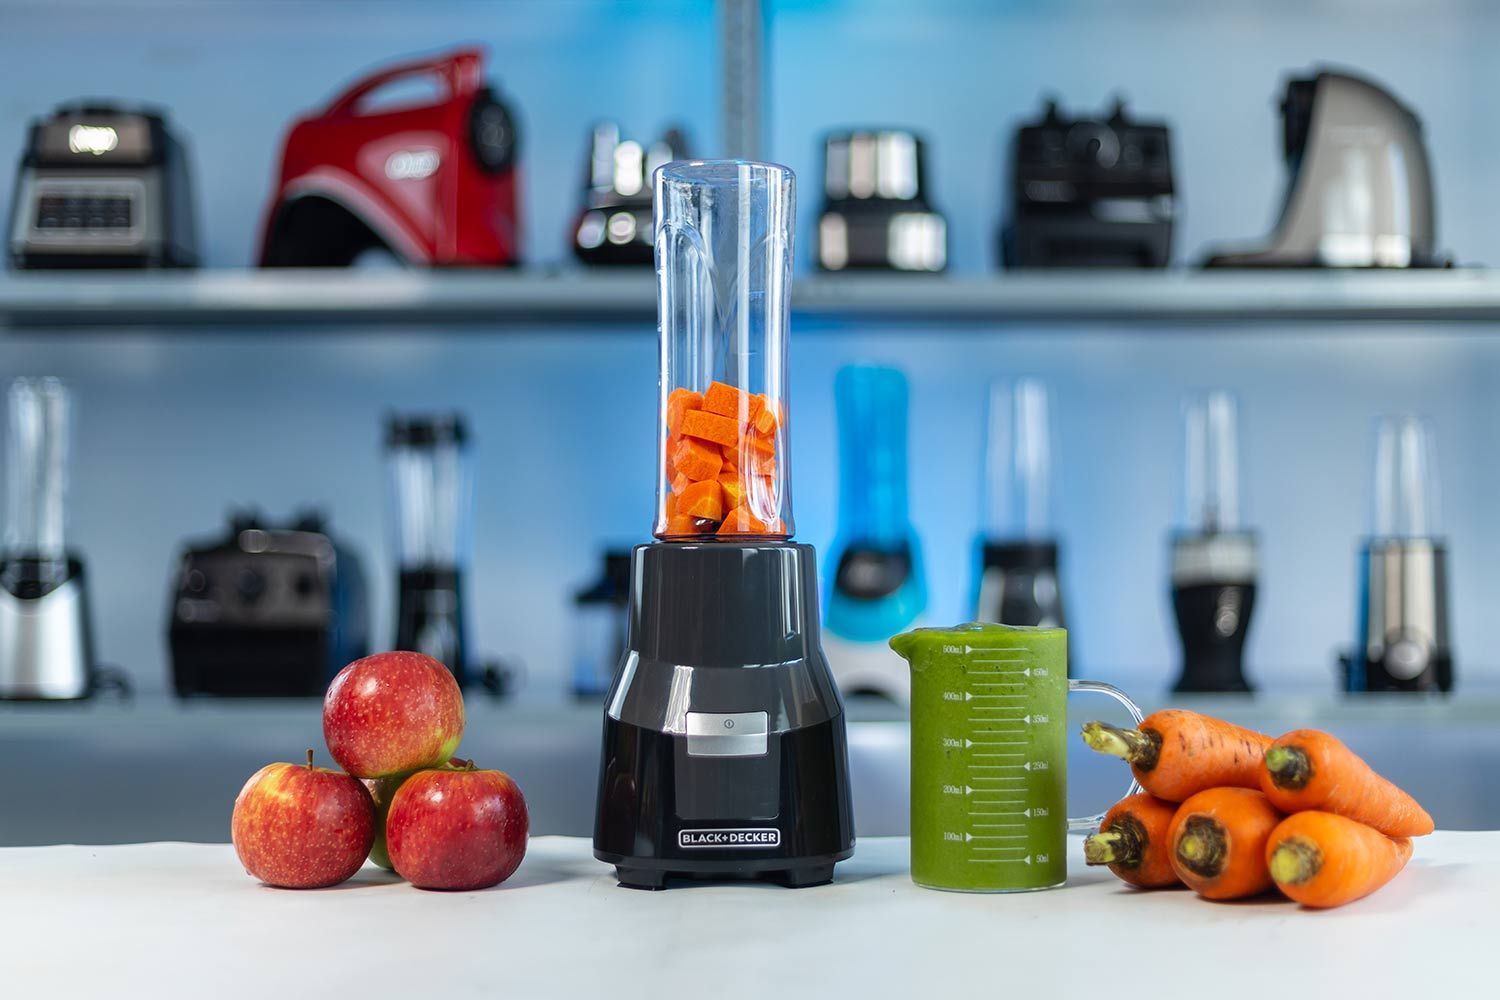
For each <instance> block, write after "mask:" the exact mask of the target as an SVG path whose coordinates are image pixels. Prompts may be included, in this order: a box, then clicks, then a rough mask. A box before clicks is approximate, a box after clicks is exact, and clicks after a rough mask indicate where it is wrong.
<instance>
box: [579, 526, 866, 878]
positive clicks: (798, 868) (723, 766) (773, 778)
mask: <svg viewBox="0 0 1500 1000" xmlns="http://www.w3.org/2000/svg"><path fill="white" fill-rule="evenodd" d="M815 558H816V557H815V555H814V553H813V550H812V548H811V547H810V546H807V545H796V544H790V543H772V544H760V545H757V544H733V543H724V544H714V543H710V544H704V545H684V544H678V543H658V544H653V545H643V546H640V547H638V548H637V549H636V550H635V552H634V562H633V565H632V580H631V610H630V620H629V629H628V639H627V644H626V645H627V648H626V651H625V655H624V657H623V658H622V660H621V664H620V670H619V672H618V674H617V675H616V677H615V682H614V686H613V688H612V689H611V691H610V695H609V699H608V701H607V704H606V708H605V718H604V740H603V748H602V751H601V754H600V768H599V795H598V808H597V811H596V813H595V827H594V856H595V857H597V858H599V859H600V860H601V861H605V862H607V863H609V864H613V865H615V866H616V868H617V870H618V873H619V876H620V881H621V884H622V885H629V886H635V887H641V888H662V887H664V886H665V885H666V884H667V883H666V880H667V879H668V878H670V877H688V878H692V877H704V878H767V879H771V880H774V881H779V882H782V883H783V884H787V885H813V884H817V883H819V882H826V881H827V880H828V879H829V878H831V877H832V874H833V865H834V863H835V862H837V861H840V860H842V859H844V858H847V857H849V856H850V855H851V854H852V853H853V850H854V820H853V809H852V805H851V802H850V798H849V781H848V751H847V741H846V735H845V727H844V712H843V703H842V701H841V700H840V698H839V694H838V689H837V687H836V686H835V685H834V682H833V678H832V675H831V674H830V673H829V670H828V663H827V660H826V659H825V658H824V656H823V651H822V648H821V645H820V640H819V626H818V605H817V600H818V596H817V595H818V590H817V581H816V567H815ZM757 712H764V713H766V739H765V744H764V752H763V753H758V754H756V755H753V756H735V757H727V756H720V757H715V756H701V755H700V756H695V755H692V754H690V753H689V752H688V738H687V726H688V717H689V715H690V714H693V713H757Z"/></svg>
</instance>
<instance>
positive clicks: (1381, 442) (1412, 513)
mask: <svg viewBox="0 0 1500 1000" xmlns="http://www.w3.org/2000/svg"><path fill="white" fill-rule="evenodd" d="M1373 499H1374V502H1373V506H1372V510H1371V522H1372V524H1371V533H1370V537H1368V538H1367V539H1365V543H1364V547H1363V550H1362V551H1361V553H1360V608H1359V634H1358V636H1357V637H1356V646H1355V649H1354V654H1353V656H1351V657H1347V658H1345V660H1344V669H1345V677H1344V687H1345V690H1347V691H1449V690H1452V688H1453V651H1452V648H1451V646H1450V644H1449V642H1450V640H1449V636H1450V632H1449V626H1448V545H1447V542H1446V540H1445V539H1444V538H1443V536H1442V527H1441V523H1440V511H1439V502H1440V498H1439V485H1438V475H1437V456H1436V453H1435V448H1434V444H1433V435H1432V427H1431V425H1430V424H1429V423H1428V422H1427V421H1426V420H1424V419H1422V418H1421V417H1415V416H1388V417H1382V418H1380V420H1379V421H1378V422H1377V423H1376V427H1375V474H1374V498H1373Z"/></svg>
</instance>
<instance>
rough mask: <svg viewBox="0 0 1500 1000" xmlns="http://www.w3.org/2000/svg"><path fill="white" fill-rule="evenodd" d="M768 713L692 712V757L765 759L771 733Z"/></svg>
mask: <svg viewBox="0 0 1500 1000" xmlns="http://www.w3.org/2000/svg"><path fill="white" fill-rule="evenodd" d="M769 721H770V720H769V716H767V715H766V713H765V712H689V713H688V714H687V752H688V756H689V757H764V756H765V754H766V740H767V736H768V733H769V725H768V723H769Z"/></svg>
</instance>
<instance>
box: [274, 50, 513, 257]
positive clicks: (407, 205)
mask: <svg viewBox="0 0 1500 1000" xmlns="http://www.w3.org/2000/svg"><path fill="white" fill-rule="evenodd" d="M423 84H425V85H427V86H430V87H434V88H435V90H436V92H437V93H436V96H435V98H434V97H428V98H427V99H422V100H403V99H402V95H404V94H406V93H408V92H410V91H411V90H412V89H413V88H415V87H417V86H420V85H423ZM516 187H517V177H516V128H515V122H514V119H513V118H512V116H511V112H510V109H509V108H507V107H506V105H505V104H504V103H503V102H502V101H501V100H500V99H499V97H497V96H496V94H495V92H494V91H493V90H492V89H491V88H490V87H489V86H488V85H487V84H486V82H485V78H484V53H483V52H482V51H481V50H479V49H474V48H464V49H457V50H455V51H452V52H448V53H445V54H442V55H437V56H432V57H430V58H426V59H418V60H413V61H411V62H403V63H399V64H396V65H394V66H390V67H387V68H386V69H383V70H380V71H378V72H376V73H373V74H371V75H370V76H367V77H365V78H364V79H363V80H360V81H359V82H358V83H355V84H354V85H353V86H352V87H350V88H349V89H348V90H345V91H344V92H343V93H342V94H340V95H339V96H338V97H336V98H334V100H333V102H332V103H331V104H329V105H328V107H327V108H326V109H324V110H323V111H321V112H318V113H317V114H314V115H309V116H307V117H304V118H301V119H298V121H297V122H296V124H294V125H293V126H292V129H291V132H290V133H288V135H287V138H286V143H285V146H284V148H283V149H282V154H281V170H280V173H279V175H278V177H277V182H276V191H275V195H274V197H273V198H272V200H271V204H270V207H269V209H268V210H267V212H266V219H265V227H264V230H263V232H262V236H261V245H260V253H259V262H260V265H261V266H262V267H319V266H335V267H336V266H347V265H349V264H351V263H353V262H354V261H355V259H356V258H357V257H359V256H360V255H361V254H362V253H364V252H366V251H368V250H382V249H383V250H388V251H389V252H390V253H392V254H393V255H395V256H396V257H397V258H399V259H400V260H402V261H404V262H405V263H408V264H415V265H433V266H451V265H458V266H485V265H506V264H515V263H516V262H517V258H518V256H519V247H520V226H519V222H518V218H517V193H516Z"/></svg>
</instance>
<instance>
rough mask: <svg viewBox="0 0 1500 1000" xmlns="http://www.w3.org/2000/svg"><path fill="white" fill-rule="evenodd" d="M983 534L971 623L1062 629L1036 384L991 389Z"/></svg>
mask: <svg viewBox="0 0 1500 1000" xmlns="http://www.w3.org/2000/svg"><path fill="white" fill-rule="evenodd" d="M984 469H985V475H984V490H983V505H984V530H983V533H982V534H981V535H980V537H979V543H978V546H977V549H978V552H977V559H976V561H977V562H978V571H977V572H976V573H975V583H974V602H973V603H974V620H975V621H981V622H996V623H1000V624H1004V625H1042V626H1047V627H1052V628H1056V627H1061V626H1063V625H1064V624H1065V616H1064V614H1063V595H1062V585H1061V583H1060V582H1059V577H1058V548H1059V546H1058V540H1057V536H1056V534H1055V533H1054V531H1053V528H1052V488H1053V469H1052V412H1051V404H1050V400H1049V394H1048V392H1047V385H1046V383H1044V382H1042V381H1040V380H1039V379H1034V378H1022V379H1016V380H1014V381H1012V382H997V383H995V384H994V385H992V386H991V387H990V396H989V414H988V427H987V432H986V435H985V455H984Z"/></svg>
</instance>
